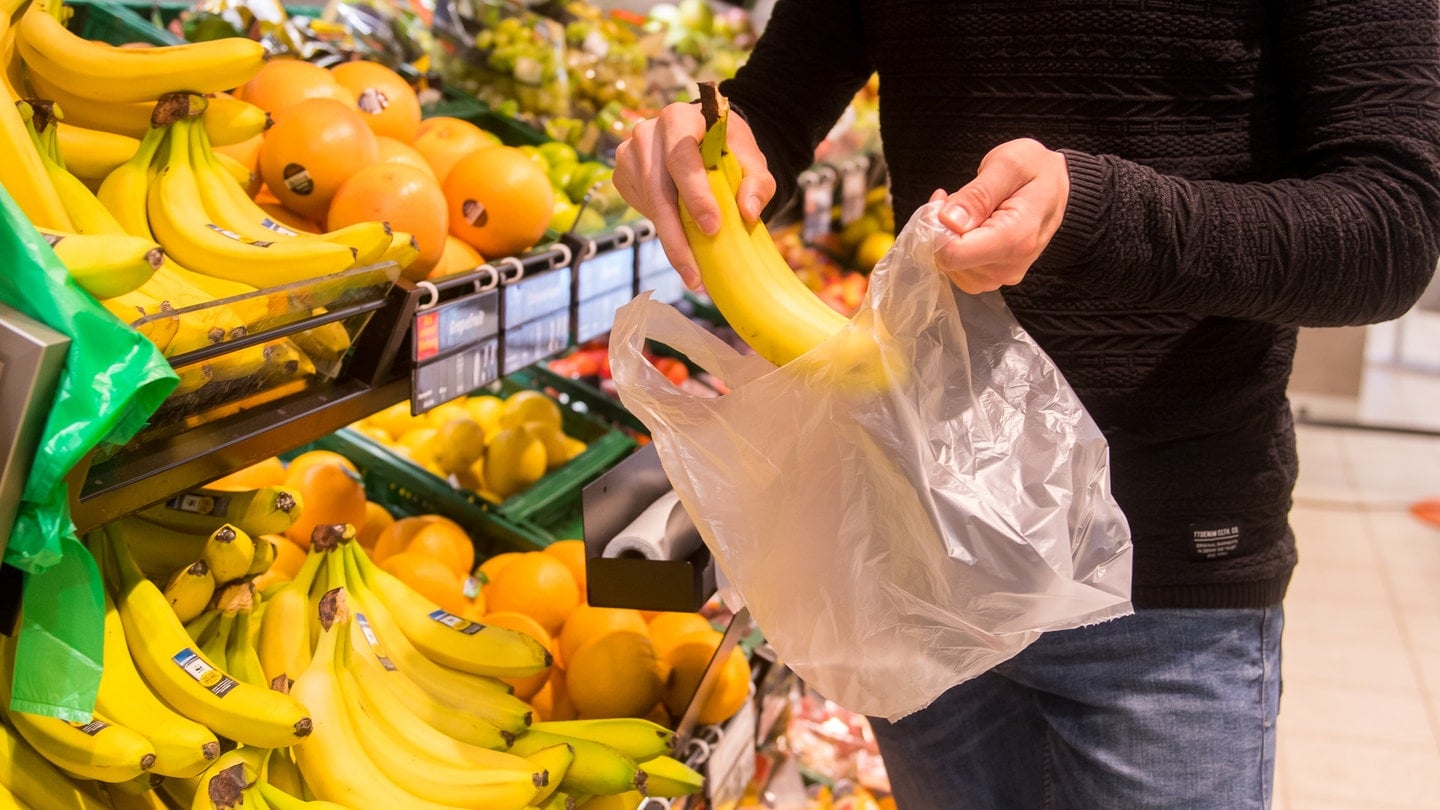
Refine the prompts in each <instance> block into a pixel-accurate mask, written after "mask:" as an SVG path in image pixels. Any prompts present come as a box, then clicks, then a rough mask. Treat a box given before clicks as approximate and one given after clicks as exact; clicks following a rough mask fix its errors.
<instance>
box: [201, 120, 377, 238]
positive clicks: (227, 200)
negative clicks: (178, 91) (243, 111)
mask: <svg viewBox="0 0 1440 810" xmlns="http://www.w3.org/2000/svg"><path fill="white" fill-rule="evenodd" d="M207 112H208V109H207ZM188 131H189V133H190V160H191V168H192V169H193V170H194V172H195V181H196V183H197V184H198V185H199V186H200V191H201V197H202V199H203V200H204V202H205V206H206V211H207V212H208V213H209V214H210V218H211V220H212V221H214V222H219V223H224V224H225V226H226V227H228V228H230V229H231V230H233V231H234V232H235V233H237V234H239V235H240V236H241V237H243V238H245V239H254V240H257V241H269V240H279V239H286V238H289V239H297V240H314V239H319V240H321V241H325V242H332V243H334V244H337V245H344V246H346V247H349V248H351V250H353V251H354V254H355V255H354V262H355V264H357V265H366V264H370V263H372V262H374V261H376V260H377V259H379V258H380V256H381V255H383V254H384V253H385V251H386V250H387V249H388V248H389V247H390V240H391V231H390V226H389V224H387V223H384V222H357V223H355V224H354V225H349V226H346V227H344V228H338V229H336V230H333V231H328V232H326V233H321V234H299V233H296V232H295V231H292V230H290V229H289V228H286V227H285V226H283V225H281V224H279V223H277V222H275V221H274V219H272V218H271V217H270V215H269V213H267V212H266V211H265V209H263V208H261V207H260V206H259V205H258V204H256V202H255V201H254V200H253V199H251V198H250V196H249V195H248V194H246V193H245V190H244V188H243V187H242V185H241V184H239V183H237V182H236V180H235V178H234V177H233V176H231V174H230V173H229V172H227V171H226V170H225V169H224V168H223V167H222V166H221V165H220V161H219V158H220V156H219V155H217V154H216V153H215V152H214V151H213V150H212V149H211V148H210V147H211V144H210V142H209V141H208V140H207V139H206V137H205V132H204V131H203V130H202V129H201V128H200V127H196V126H193V125H192V126H190V127H189V128H188Z"/></svg>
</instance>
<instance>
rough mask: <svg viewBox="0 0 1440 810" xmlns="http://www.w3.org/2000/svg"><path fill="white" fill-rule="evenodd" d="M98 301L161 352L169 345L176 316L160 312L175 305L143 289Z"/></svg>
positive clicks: (176, 330)
mask: <svg viewBox="0 0 1440 810" xmlns="http://www.w3.org/2000/svg"><path fill="white" fill-rule="evenodd" d="M141 286H142V287H143V286H144V285H141ZM100 304H101V305H102V306H104V307H105V308H106V309H108V310H109V311H110V314H111V315H114V316H115V317H117V318H119V319H120V320H121V321H122V322H124V323H127V324H129V325H130V326H131V328H133V329H134V330H135V331H137V332H139V333H140V334H142V335H144V336H145V337H146V338H148V339H149V340H150V342H151V343H154V344H155V348H157V349H159V350H160V351H161V352H166V351H167V350H169V348H170V344H171V343H172V342H174V340H175V336H176V335H177V334H179V331H180V320H179V319H178V318H175V317H161V315H162V313H166V312H173V311H175V307H173V306H172V305H171V304H170V302H168V301H164V300H161V299H158V298H155V297H154V296H152V295H150V294H149V293H147V292H145V291H144V290H139V289H137V290H132V291H130V292H128V293H124V294H122V295H117V296H115V297H113V298H101V299H100Z"/></svg>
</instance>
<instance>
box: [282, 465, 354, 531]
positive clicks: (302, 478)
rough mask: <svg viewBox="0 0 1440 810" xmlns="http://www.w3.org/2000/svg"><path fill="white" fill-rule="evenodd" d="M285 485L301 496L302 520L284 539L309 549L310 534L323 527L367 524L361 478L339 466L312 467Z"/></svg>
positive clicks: (294, 472)
mask: <svg viewBox="0 0 1440 810" xmlns="http://www.w3.org/2000/svg"><path fill="white" fill-rule="evenodd" d="M285 486H287V487H290V488H291V489H294V490H297V491H299V493H300V502H301V504H303V506H302V507H301V510H300V519H299V520H296V521H295V523H294V525H292V526H291V527H290V528H288V529H286V530H285V536H286V537H288V538H290V539H291V540H294V541H295V542H297V543H299V544H300V545H301V546H302V547H304V548H307V549H308V548H310V535H311V534H312V533H313V532H314V531H315V527H316V526H319V525H321V524H330V523H349V524H351V525H352V526H357V527H358V526H363V525H364V524H365V500H366V498H365V487H364V486H363V485H362V484H361V483H360V477H359V476H358V475H356V474H355V473H354V471H352V470H348V469H346V468H345V467H344V466H343V465H340V464H325V463H317V464H309V465H304V466H302V468H301V469H299V470H298V471H292V472H291V473H290V474H289V475H288V476H286V478H285Z"/></svg>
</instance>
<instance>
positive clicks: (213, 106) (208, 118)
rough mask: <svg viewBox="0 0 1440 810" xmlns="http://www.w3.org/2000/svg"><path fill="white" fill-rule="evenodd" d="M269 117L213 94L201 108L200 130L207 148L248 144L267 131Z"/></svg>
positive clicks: (245, 103)
mask: <svg viewBox="0 0 1440 810" xmlns="http://www.w3.org/2000/svg"><path fill="white" fill-rule="evenodd" d="M273 123H274V122H273V121H271V120H270V113H267V112H265V111H264V110H262V109H261V108H259V107H257V106H255V105H254V104H251V103H250V102H248V101H244V100H242V99H238V98H236V97H234V96H232V95H230V94H229V93H216V94H215V95H213V96H211V97H210V99H209V103H208V104H206V105H205V112H204V114H203V115H202V116H201V126H202V127H203V129H204V131H205V140H206V141H207V142H209V143H210V145H211V146H231V145H233V144H237V143H241V142H243V141H248V140H250V139H251V138H253V137H255V136H256V135H260V134H262V133H264V132H265V130H267V129H269V128H270V125H271V124H273Z"/></svg>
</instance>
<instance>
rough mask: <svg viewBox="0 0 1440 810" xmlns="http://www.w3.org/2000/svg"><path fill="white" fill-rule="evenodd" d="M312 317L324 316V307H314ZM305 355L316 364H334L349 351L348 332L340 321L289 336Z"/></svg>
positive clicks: (349, 339) (349, 340)
mask: <svg viewBox="0 0 1440 810" xmlns="http://www.w3.org/2000/svg"><path fill="white" fill-rule="evenodd" d="M310 314H311V315H312V316H314V317H319V316H321V315H324V314H325V308H324V307H316V308H315V309H314V310H313V311H312V312H311V313H310ZM290 339H291V340H293V341H295V344H296V345H297V346H299V347H300V348H301V349H302V350H303V351H304V352H305V354H307V355H309V356H310V359H311V360H313V361H314V362H316V363H335V362H338V361H339V360H340V359H341V358H343V357H344V356H345V354H346V352H349V351H350V346H351V343H352V341H351V338H350V332H349V330H347V329H346V328H345V324H344V323H343V322H341V321H329V322H327V323H323V324H321V325H319V326H315V327H311V328H310V329H304V330H301V331H299V332H296V333H295V334H293V335H291V336H290Z"/></svg>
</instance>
